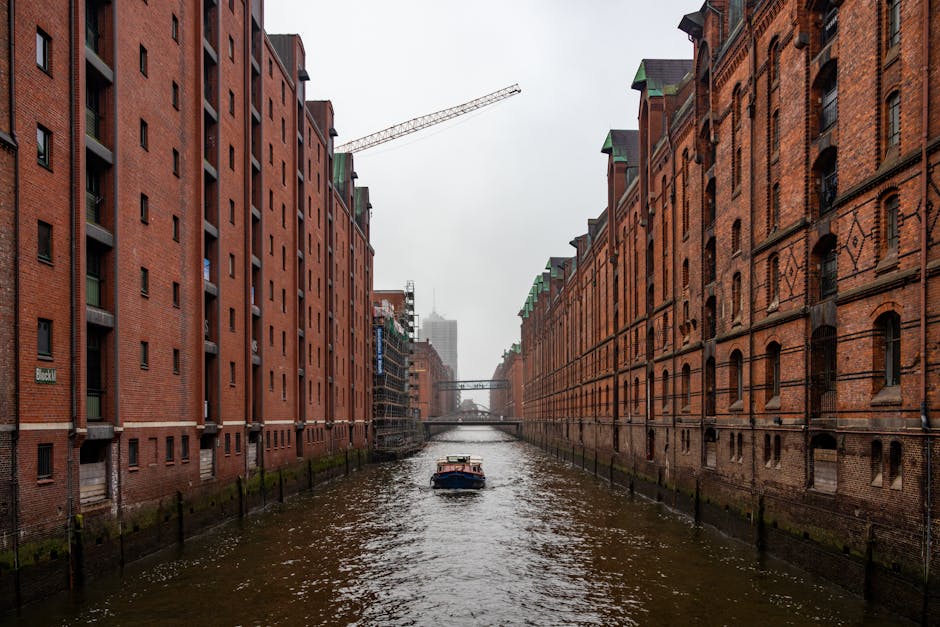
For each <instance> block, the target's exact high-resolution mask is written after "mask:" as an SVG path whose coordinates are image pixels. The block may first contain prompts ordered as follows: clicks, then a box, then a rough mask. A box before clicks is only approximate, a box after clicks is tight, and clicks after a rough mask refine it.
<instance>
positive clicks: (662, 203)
mask: <svg viewBox="0 0 940 627" xmlns="http://www.w3.org/2000/svg"><path fill="white" fill-rule="evenodd" d="M659 208H660V209H661V210H662V214H661V215H662V217H663V232H664V233H665V230H666V177H665V176H664V177H662V178H661V179H660V180H659Z"/></svg>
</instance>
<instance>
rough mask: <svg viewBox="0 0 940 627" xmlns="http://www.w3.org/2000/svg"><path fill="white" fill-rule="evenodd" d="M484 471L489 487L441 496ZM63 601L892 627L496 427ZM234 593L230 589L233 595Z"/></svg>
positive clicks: (215, 612)
mask: <svg viewBox="0 0 940 627" xmlns="http://www.w3.org/2000/svg"><path fill="white" fill-rule="evenodd" d="M457 453H472V454H475V455H481V456H482V457H483V458H484V460H485V461H484V466H485V468H486V472H487V477H488V480H487V487H486V488H485V489H483V490H480V491H474V492H459V491H438V490H432V489H430V488H429V487H428V485H427V484H428V478H429V477H430V475H431V473H432V472H433V470H434V460H435V459H436V458H437V457H439V456H441V455H446V454H457ZM170 553H171V552H164V553H163V554H161V555H158V556H155V557H152V558H148V559H147V560H144V561H142V562H140V563H138V564H135V565H133V566H131V567H129V568H128V569H126V570H125V572H124V573H123V575H122V576H116V577H113V578H111V579H106V580H103V581H100V582H95V584H94V585H93V586H90V589H89V591H88V593H87V594H85V595H84V597H83V598H81V599H77V600H76V599H71V600H70V599H68V597H59V598H57V599H54V600H53V601H51V602H50V603H48V604H43V606H42V607H36V608H30V609H29V610H28V611H26V612H24V614H23V615H22V618H21V620H22V622H23V624H63V625H70V624H74V625H79V624H99V625H112V624H113V625H124V624H161V625H163V624H166V625H190V624H233V625H295V624H308V625H396V626H399V625H400V626H409V625H422V626H423V625H434V626H438V625H461V626H465V625H466V626H470V625H646V624H657V625H658V624H729V623H732V622H736V623H742V624H787V625H809V624H857V623H865V622H871V623H875V622H879V623H880V622H882V621H887V620H888V618H889V617H885V616H883V615H880V614H877V613H874V612H873V610H871V609H870V608H867V607H866V606H865V604H864V603H863V602H862V601H861V600H859V599H858V598H856V597H853V596H850V595H848V594H847V593H845V592H843V591H842V590H840V589H838V588H835V587H833V586H831V585H829V584H826V583H824V582H821V581H819V580H816V579H813V578H811V577H809V576H808V575H806V574H805V573H803V572H801V571H798V570H796V569H793V568H790V567H787V566H786V565H783V564H781V563H778V562H775V561H773V560H767V559H766V558H764V559H762V560H761V559H758V556H757V555H756V554H755V553H754V552H753V551H752V550H751V549H750V548H749V547H747V546H745V545H743V544H741V543H738V542H735V541H733V540H729V539H728V538H725V537H723V536H721V535H719V534H717V533H715V532H713V531H712V530H709V529H703V528H701V527H697V526H695V525H694V524H692V523H691V522H690V521H689V520H688V519H687V518H684V517H681V516H678V515H675V514H674V513H672V512H670V511H669V510H667V509H666V508H664V507H663V506H662V505H659V504H656V503H651V502H647V501H643V500H639V499H636V500H635V499H632V498H630V496H629V495H628V494H627V493H626V492H625V491H624V490H621V489H620V488H617V487H611V486H609V485H608V484H606V483H604V482H602V481H598V480H595V479H594V478H593V477H591V476H589V475H588V474H586V473H585V472H583V471H582V470H580V469H576V468H573V467H571V466H569V465H566V464H565V463H563V462H560V461H558V460H556V459H554V458H551V457H549V456H547V455H545V454H544V453H542V452H541V451H539V450H537V449H534V448H532V447H530V446H528V445H526V444H523V443H520V442H517V441H515V440H511V439H508V438H507V437H506V436H505V434H502V433H500V432H497V431H493V430H490V429H487V428H471V427H464V428H461V429H458V430H456V431H453V432H450V433H448V434H444V435H443V436H440V437H439V438H438V439H437V440H436V441H434V442H432V443H431V444H430V445H429V446H428V447H427V449H425V450H424V451H423V452H422V453H421V454H419V455H417V456H415V457H413V458H410V459H407V460H403V461H400V462H396V463H392V464H384V465H380V466H370V467H368V468H366V469H364V470H362V471H361V472H357V473H355V474H354V475H353V476H352V477H349V478H345V479H342V480H338V481H334V482H331V483H329V484H327V485H325V486H322V487H318V488H317V489H316V491H315V492H314V493H312V494H305V495H302V496H300V497H298V498H296V499H293V500H291V501H290V502H288V503H287V504H285V505H278V506H276V507H272V508H270V509H269V510H268V511H265V512H263V513H261V514H258V515H254V516H251V517H249V518H248V519H246V520H244V521H241V522H237V523H232V524H229V525H226V526H223V527H221V528H219V529H216V530H214V531H212V532H210V533H208V534H206V535H204V536H202V537H200V538H197V539H195V540H193V541H191V542H188V543H187V545H186V547H185V549H184V550H182V551H181V552H177V553H172V554H170ZM226 593H229V594H226Z"/></svg>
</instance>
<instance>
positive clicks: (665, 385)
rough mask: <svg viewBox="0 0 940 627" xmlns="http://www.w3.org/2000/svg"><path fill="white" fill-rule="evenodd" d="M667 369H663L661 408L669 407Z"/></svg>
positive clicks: (666, 408)
mask: <svg viewBox="0 0 940 627" xmlns="http://www.w3.org/2000/svg"><path fill="white" fill-rule="evenodd" d="M669 398H670V395H669V371H668V370H663V409H664V410H668V409H669Z"/></svg>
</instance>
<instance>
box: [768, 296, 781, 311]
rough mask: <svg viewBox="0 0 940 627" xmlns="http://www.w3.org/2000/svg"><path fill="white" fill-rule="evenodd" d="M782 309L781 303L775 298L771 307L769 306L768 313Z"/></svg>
mask: <svg viewBox="0 0 940 627" xmlns="http://www.w3.org/2000/svg"><path fill="white" fill-rule="evenodd" d="M778 309H780V301H779V300H778V299H776V298H774V299H773V300H772V301H771V302H770V304H769V305H767V313H774V312H775V311H777V310H778Z"/></svg>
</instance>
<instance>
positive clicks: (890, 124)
mask: <svg viewBox="0 0 940 627" xmlns="http://www.w3.org/2000/svg"><path fill="white" fill-rule="evenodd" d="M900 143H901V92H899V91H893V92H891V94H890V95H889V96H888V98H887V99H886V100H885V144H886V145H887V147H888V148H893V147H894V146H897V145H898V144H900Z"/></svg>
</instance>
